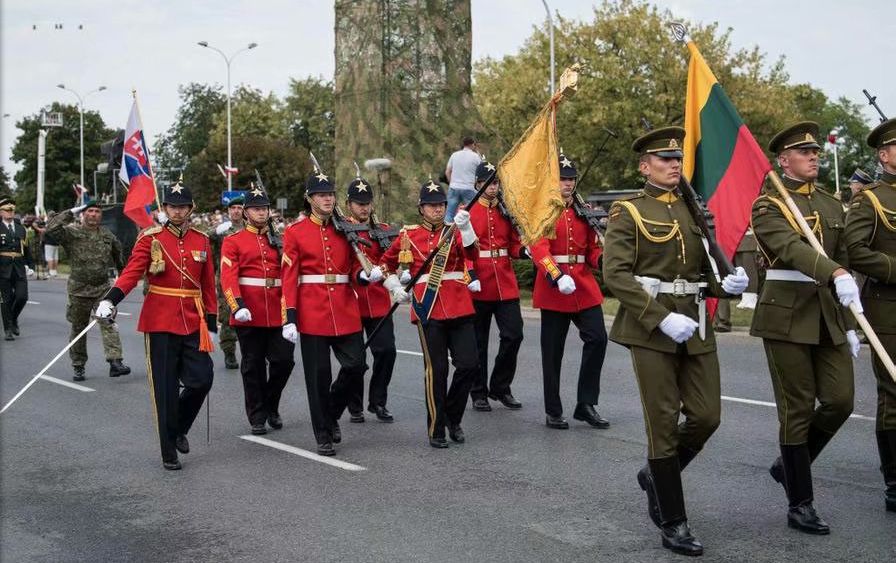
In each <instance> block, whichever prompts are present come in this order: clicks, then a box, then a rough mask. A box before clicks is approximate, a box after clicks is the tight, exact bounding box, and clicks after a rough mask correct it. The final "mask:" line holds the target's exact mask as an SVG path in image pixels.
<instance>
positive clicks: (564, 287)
mask: <svg viewBox="0 0 896 563" xmlns="http://www.w3.org/2000/svg"><path fill="white" fill-rule="evenodd" d="M557 289H559V290H560V293H562V294H563V295H569V294H570V293H572V292H573V291H575V290H576V281H575V280H574V279H572V278H571V277H570V276H569V274H563V275H562V276H560V279H558V280H557Z"/></svg>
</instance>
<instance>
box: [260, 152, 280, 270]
mask: <svg viewBox="0 0 896 563" xmlns="http://www.w3.org/2000/svg"><path fill="white" fill-rule="evenodd" d="M255 181H256V182H257V183H258V187H259V188H261V189H262V191H264V192H265V193H267V192H268V191H267V190H266V189H265V187H264V182H262V181H261V174H259V173H258V168H256V169H255ZM268 243H269V244H270V245H271V248H273V249H274V250H276V251H277V258H278V259H279V258H280V256H281V255H282V254H283V236H282V235H281V234H280V233H278V232H277V229H276V228H274V219H273V218H272V217H271V214H270V213H268Z"/></svg>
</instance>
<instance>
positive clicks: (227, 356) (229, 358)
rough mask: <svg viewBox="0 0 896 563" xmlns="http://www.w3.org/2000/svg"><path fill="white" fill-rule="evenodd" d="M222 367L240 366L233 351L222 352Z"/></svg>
mask: <svg viewBox="0 0 896 563" xmlns="http://www.w3.org/2000/svg"><path fill="white" fill-rule="evenodd" d="M224 367H225V368H227V369H237V368H238V367H240V364H239V362H237V361H236V354H235V353H234V352H230V353H228V352H224Z"/></svg>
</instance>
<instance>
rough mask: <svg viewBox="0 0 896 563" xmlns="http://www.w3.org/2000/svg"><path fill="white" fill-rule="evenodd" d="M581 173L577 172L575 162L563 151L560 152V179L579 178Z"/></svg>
mask: <svg viewBox="0 0 896 563" xmlns="http://www.w3.org/2000/svg"><path fill="white" fill-rule="evenodd" d="M578 176H579V172H578V170H576V165H575V163H574V162H573V161H571V160H569V159H568V158H567V157H566V155H565V154H563V151H560V177H561V178H578Z"/></svg>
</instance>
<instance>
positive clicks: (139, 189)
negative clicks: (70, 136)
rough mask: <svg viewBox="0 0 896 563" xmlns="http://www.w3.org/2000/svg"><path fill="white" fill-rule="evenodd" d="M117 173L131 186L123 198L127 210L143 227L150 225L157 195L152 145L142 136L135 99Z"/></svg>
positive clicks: (125, 212) (129, 215) (132, 219)
mask: <svg viewBox="0 0 896 563" xmlns="http://www.w3.org/2000/svg"><path fill="white" fill-rule="evenodd" d="M118 176H119V178H121V181H122V182H123V183H124V184H125V185H126V186H127V187H128V195H127V197H126V198H125V200H124V214H125V215H127V216H128V218H129V219H130V220H131V221H133V222H134V223H136V224H137V226H138V227H139V228H141V229H145V228H146V227H149V226H151V225H152V215H150V213H149V209H150V206H151V205H152V202H153V201H155V199H156V184H155V181H154V180H153V177H152V166H151V165H150V164H149V149H148V148H147V147H146V139H145V138H144V137H143V123H142V122H141V120H140V110H138V109H137V100H136V99H135V100H134V105H133V106H131V115H130V116H129V117H128V126H127V128H126V129H125V132H124V151H123V152H122V155H121V170H120V171H119V172H118Z"/></svg>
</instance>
